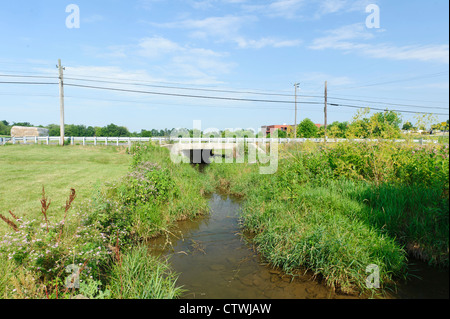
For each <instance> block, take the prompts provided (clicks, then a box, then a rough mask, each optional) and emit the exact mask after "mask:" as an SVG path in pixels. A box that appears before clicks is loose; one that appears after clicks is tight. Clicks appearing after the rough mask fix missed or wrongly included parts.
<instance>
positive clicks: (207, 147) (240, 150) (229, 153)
mask: <svg viewBox="0 0 450 319" xmlns="http://www.w3.org/2000/svg"><path fill="white" fill-rule="evenodd" d="M161 146H162V147H165V148H168V149H169V150H170V152H171V155H172V156H174V157H184V160H185V161H186V160H187V159H188V160H189V161H190V162H191V163H193V164H209V163H211V159H212V158H213V157H220V158H234V159H236V158H239V157H242V156H243V154H244V147H245V146H247V147H248V149H253V150H254V151H257V152H261V153H264V154H265V153H266V152H265V151H264V150H263V149H261V148H260V147H259V146H258V145H257V144H256V143H246V144H244V142H241V143H237V142H236V141H234V142H233V143H218V142H206V143H201V142H188V143H182V142H179V143H175V144H165V145H161ZM180 159H181V158H180ZM181 160H183V159H181Z"/></svg>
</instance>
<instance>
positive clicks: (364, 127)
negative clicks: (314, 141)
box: [0, 109, 449, 139]
mask: <svg viewBox="0 0 450 319" xmlns="http://www.w3.org/2000/svg"><path fill="white" fill-rule="evenodd" d="M13 126H27V127H32V126H33V125H32V124H31V123H28V122H22V123H9V122H7V121H5V120H3V121H0V136H1V135H4V136H9V135H11V128H12V127H13ZM38 127H42V128H46V129H48V130H49V135H50V136H60V127H59V125H57V124H50V125H48V126H38ZM64 130H65V135H66V136H68V137H69V136H71V137H94V136H97V137H168V136H176V137H200V136H201V137H250V138H251V137H263V136H262V135H263V134H264V135H265V133H258V132H255V131H253V130H235V131H230V130H220V131H215V132H200V131H197V130H189V129H174V128H173V129H167V128H166V129H164V130H156V129H152V130H145V129H143V130H141V132H130V131H129V130H128V129H127V128H126V127H124V126H119V125H116V124H109V125H107V126H104V127H97V126H95V127H93V126H85V125H73V124H68V125H65V128H64ZM436 130H439V131H448V130H449V121H448V120H447V122H441V123H440V122H437V119H436V118H435V117H434V116H433V115H429V114H418V115H416V117H415V123H414V124H412V123H411V122H410V121H406V122H403V121H402V118H401V115H400V113H397V112H394V111H388V110H386V111H384V112H378V113H374V114H373V115H370V109H361V110H358V112H357V113H356V114H355V115H354V117H353V118H352V120H351V121H349V122H348V121H345V122H339V121H336V122H333V123H331V124H329V125H328V126H327V128H326V132H325V127H324V126H321V127H318V126H316V124H314V122H313V121H311V120H310V119H308V118H307V119H305V120H303V121H302V122H301V123H300V124H299V125H298V126H297V134H296V136H297V137H298V138H323V137H325V134H326V136H328V137H329V138H386V139H388V138H400V137H402V134H404V132H405V131H409V132H421V131H424V132H426V133H427V132H433V131H436ZM264 137H265V136H264ZM269 137H270V135H269ZM278 137H280V138H285V137H294V128H293V127H292V126H290V127H288V130H287V131H281V130H278Z"/></svg>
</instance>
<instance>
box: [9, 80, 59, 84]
mask: <svg viewBox="0 0 450 319" xmlns="http://www.w3.org/2000/svg"><path fill="white" fill-rule="evenodd" d="M0 84H21V85H55V84H58V83H56V82H11V81H0Z"/></svg>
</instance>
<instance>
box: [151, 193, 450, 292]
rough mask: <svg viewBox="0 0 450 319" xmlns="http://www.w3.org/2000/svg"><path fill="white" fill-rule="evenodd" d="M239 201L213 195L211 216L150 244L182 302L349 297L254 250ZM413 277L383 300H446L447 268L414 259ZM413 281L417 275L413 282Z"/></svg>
mask: <svg viewBox="0 0 450 319" xmlns="http://www.w3.org/2000/svg"><path fill="white" fill-rule="evenodd" d="M239 207H240V205H239V203H238V202H237V201H234V200H233V199H231V198H229V197H223V196H220V195H218V194H213V195H212V197H211V199H210V214H209V215H206V216H204V217H200V218H198V219H196V220H194V221H189V220H188V221H181V222H178V223H177V225H176V227H174V229H172V230H171V233H172V234H171V235H170V236H168V237H166V236H162V237H159V238H155V239H153V240H151V241H150V242H149V246H150V247H151V252H152V254H155V255H160V256H162V257H166V258H169V262H170V264H171V267H172V269H173V270H174V271H175V272H176V273H178V274H179V278H178V281H177V285H178V286H183V288H184V289H186V293H184V295H183V296H182V298H186V299H350V298H353V299H354V298H357V297H355V296H348V295H341V294H337V293H335V292H334V291H333V290H332V289H330V288H328V287H326V286H325V285H324V284H323V283H320V282H319V281H317V280H314V279H313V278H312V276H311V275H310V274H308V273H307V274H304V275H297V276H295V277H293V276H290V275H287V274H285V273H283V272H282V271H280V270H277V269H273V268H272V267H270V266H269V265H268V264H267V263H265V262H264V260H263V259H262V258H261V256H260V255H259V254H258V253H257V252H256V250H255V249H254V248H253V245H252V244H251V239H250V238H249V237H248V236H247V235H246V234H243V233H242V229H241V228H240V226H239V216H238V214H239ZM410 268H411V269H412V270H411V271H410V272H412V273H413V274H414V275H415V276H414V277H412V279H411V280H410V281H408V282H407V283H400V284H399V286H398V287H399V288H398V290H397V291H396V292H395V293H391V294H389V297H388V298H393V299H398V298H401V299H410V298H413V299H415V298H449V289H448V288H449V287H448V283H449V277H448V270H447V271H441V270H439V269H435V268H432V267H429V266H428V265H426V264H425V263H421V262H416V261H414V262H413V263H412V264H411V265H410ZM417 277H420V279H419V278H417Z"/></svg>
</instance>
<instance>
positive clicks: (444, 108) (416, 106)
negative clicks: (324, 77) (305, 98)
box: [329, 96, 448, 110]
mask: <svg viewBox="0 0 450 319" xmlns="http://www.w3.org/2000/svg"><path fill="white" fill-rule="evenodd" d="M329 98H330V99H334V100H341V101H353V102H365V103H375V104H384V105H391V106H405V107H415V108H424V109H439V110H448V107H433V106H423V105H413V104H397V103H388V102H377V101H366V100H357V99H345V98H338V97H330V96H329Z"/></svg>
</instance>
